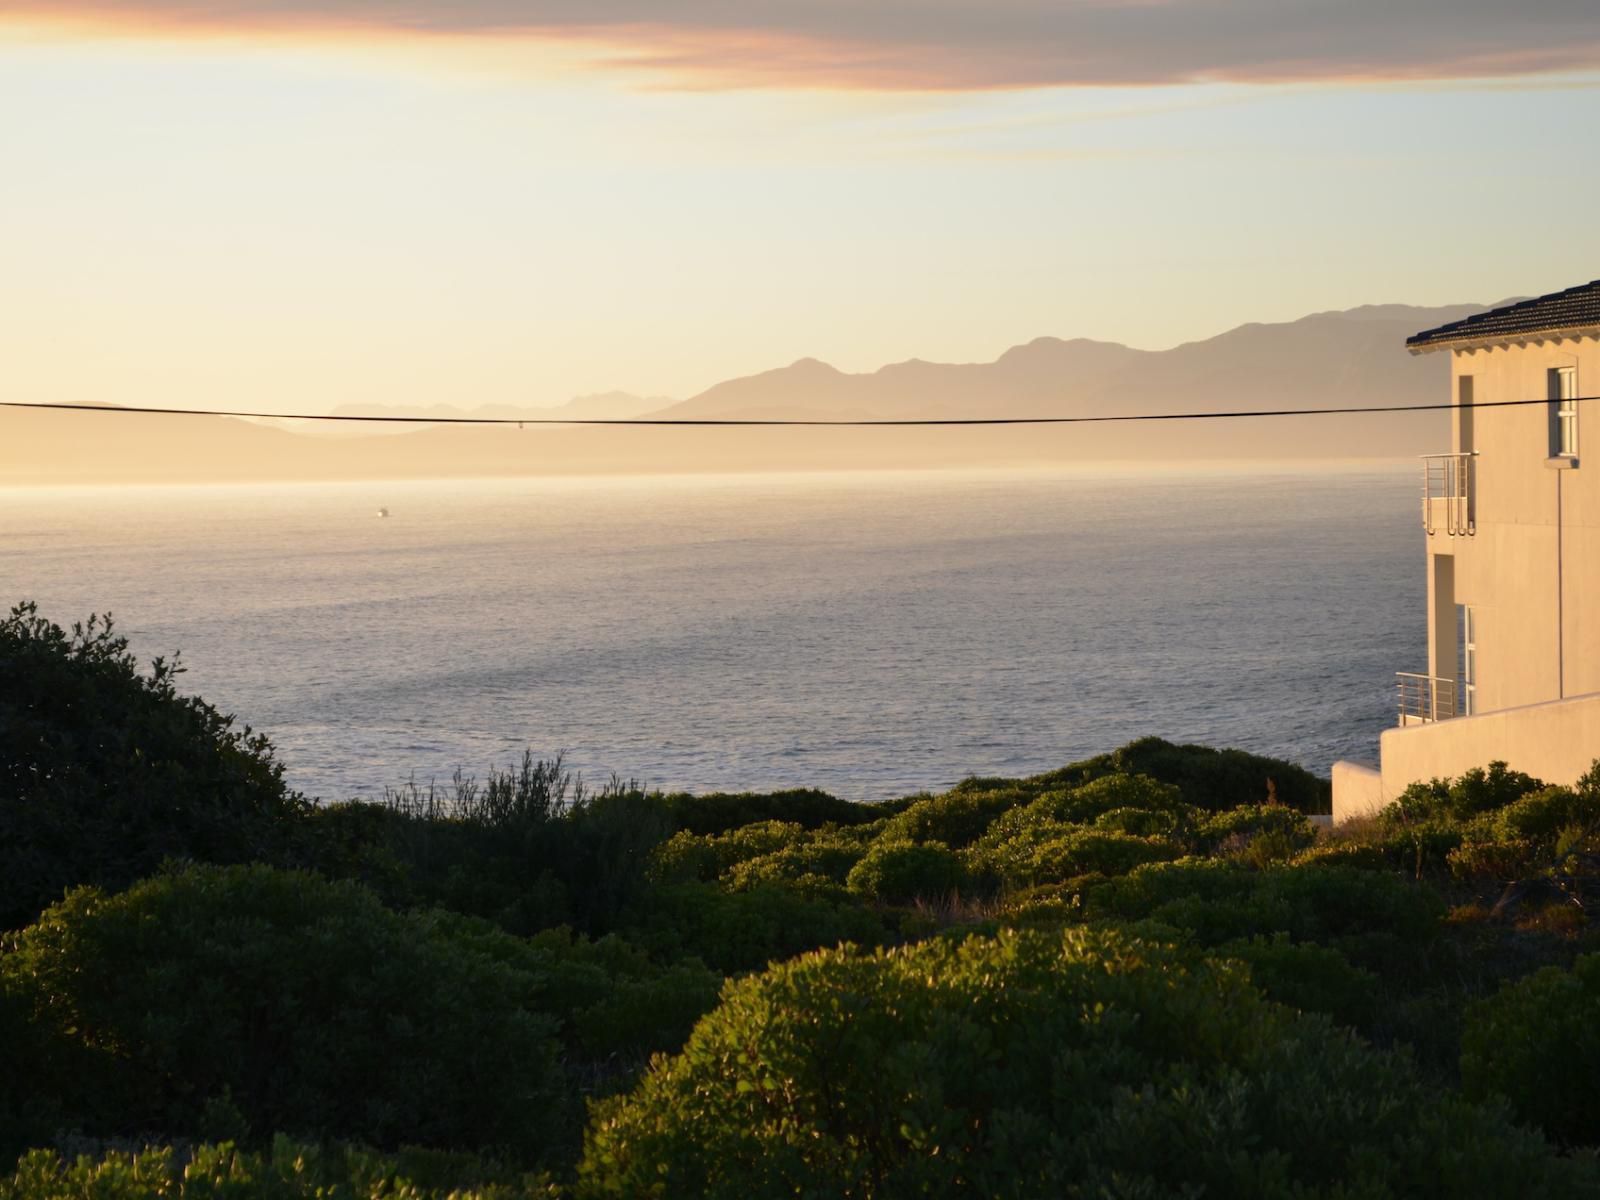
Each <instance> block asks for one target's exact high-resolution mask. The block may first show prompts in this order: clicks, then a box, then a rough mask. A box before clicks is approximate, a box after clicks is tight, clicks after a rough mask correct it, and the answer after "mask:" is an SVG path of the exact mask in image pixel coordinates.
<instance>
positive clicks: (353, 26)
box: [0, 0, 1600, 90]
mask: <svg viewBox="0 0 1600 1200" xmlns="http://www.w3.org/2000/svg"><path fill="white" fill-rule="evenodd" d="M5 11H6V13H7V14H9V15H10V16H12V17H13V18H30V17H31V18H43V19H47V20H67V21H73V22H88V23H91V24H106V25H113V26H116V27H118V29H119V30H120V31H122V32H128V31H130V30H132V31H150V32H171V31H173V30H175V29H176V30H180V31H193V32H196V33H246V34H249V33H256V32H274V33H288V34H291V35H307V34H311V35H317V34H321V35H326V36H333V35H339V36H349V35H351V34H358V35H360V34H368V35H378V36H408V37H417V36H437V37H445V36H450V35H455V36H477V37H495V38H506V37H523V38H535V39H546V40H556V41H561V42H567V43H574V44H581V45H586V46H590V47H593V48H594V49H593V51H592V52H593V54H594V59H595V62H596V63H598V64H602V65H607V66H613V67H623V68H631V69H635V70H639V69H643V70H648V71H653V72H658V73H662V74H664V75H665V76H666V77H667V78H669V79H670V80H671V81H672V82H673V83H674V84H675V85H676V86H687V87H712V88H728V87H797V86H798V87H838V88H859V89H950V90H958V89H983V88H1024V87H1051V86H1081V85H1100V86H1104V85H1128V84H1170V83H1194V82H1211V81H1231V82H1246V83H1284V82H1305V81H1335V80H1427V79H1493V78H1505V77H1511V76H1524V75H1532V74H1541V73H1548V72H1558V71H1566V72H1575V71H1576V72H1582V71H1589V70H1593V69H1596V68H1600V5H1597V4H1596V3H1595V2H1594V0H1524V2H1523V3H1510V2H1509V0H316V2H315V3H313V2H312V0H228V2H225V3H224V2H211V3H207V2H205V0H11V3H10V4H8V5H7V6H6V9H5ZM5 19H6V18H5V17H0V22H3V21H4V20H5Z"/></svg>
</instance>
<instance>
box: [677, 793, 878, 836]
mask: <svg viewBox="0 0 1600 1200" xmlns="http://www.w3.org/2000/svg"><path fill="white" fill-rule="evenodd" d="M662 804H663V806H664V807H665V809H666V811H667V814H668V816H669V817H670V818H671V820H672V822H673V824H674V825H675V826H676V827H677V828H678V829H683V830H686V831H688V832H689V833H697V834H716V833H727V832H728V831H729V830H731V829H737V828H739V827H740V826H741V825H753V824H755V823H756V822H757V821H788V822H792V823H794V824H797V825H800V826H801V827H802V828H805V829H820V828H821V827H822V826H824V825H861V824H866V823H868V822H871V821H876V820H878V819H880V818H881V817H883V816H884V815H885V813H886V812H887V811H888V808H886V807H885V806H882V805H872V804H856V803H853V802H851V801H849V800H841V799H839V798H838V797H837V796H830V795H828V793H827V792H819V791H817V790H816V789H815V788H794V789H792V790H790V791H785V792H737V793H730V792H709V793H707V794H706V795H704V796H691V795H688V794H687V793H674V794H672V795H669V796H664V797H662ZM889 807H894V806H889Z"/></svg>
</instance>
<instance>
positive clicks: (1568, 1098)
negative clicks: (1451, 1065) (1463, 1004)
mask: <svg viewBox="0 0 1600 1200" xmlns="http://www.w3.org/2000/svg"><path fill="white" fill-rule="evenodd" d="M1597 1074H1600V954H1585V955H1583V956H1581V957H1580V958H1579V959H1578V960H1577V961H1576V962H1575V963H1574V964H1573V966H1572V969H1571V970H1570V971H1569V970H1563V969H1561V968H1560V967H1545V968H1543V969H1542V970H1540V971H1537V972H1535V973H1534V974H1532V975H1530V976H1528V977H1527V978H1525V979H1522V980H1520V981H1518V982H1516V983H1511V984H1507V985H1506V986H1504V987H1502V988H1501V989H1500V991H1499V992H1498V993H1497V994H1496V995H1494V996H1490V997H1488V998H1487V999H1484V1000H1480V1001H1479V1002H1477V1003H1476V1004H1474V1005H1472V1006H1471V1007H1470V1008H1469V1009H1468V1010H1467V1018H1466V1028H1465V1030H1464V1032H1463V1034H1462V1038H1461V1081H1462V1084H1463V1086H1464V1087H1465V1088H1466V1089H1467V1091H1468V1093H1469V1094H1471V1095H1475V1096H1489V1095H1499V1096H1503V1097H1505V1098H1506V1099H1507V1100H1508V1101H1510V1103H1511V1107H1512V1109H1513V1110H1514V1111H1515V1112H1516V1114H1517V1116H1518V1117H1519V1118H1521V1119H1522V1120H1524V1121H1530V1122H1532V1123H1534V1124H1536V1125H1539V1126H1541V1127H1543V1129H1544V1130H1545V1132H1546V1133H1548V1134H1549V1135H1550V1136H1551V1137H1553V1138H1555V1139H1557V1140H1558V1141H1561V1142H1564V1143H1566V1144H1568V1145H1581V1146H1594V1145H1600V1089H1597V1088H1596V1087H1595V1079H1596V1076H1597Z"/></svg>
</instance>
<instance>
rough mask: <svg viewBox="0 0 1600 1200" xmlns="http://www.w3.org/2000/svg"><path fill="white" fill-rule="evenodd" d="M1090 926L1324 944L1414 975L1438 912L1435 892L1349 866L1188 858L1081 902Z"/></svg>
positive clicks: (1142, 870) (1198, 938)
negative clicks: (1135, 925)
mask: <svg viewBox="0 0 1600 1200" xmlns="http://www.w3.org/2000/svg"><path fill="white" fill-rule="evenodd" d="M1084 912H1085V915H1086V916H1087V917H1089V918H1091V919H1106V918H1110V919H1115V920H1122V921H1134V920H1141V919H1153V920H1156V921H1159V922H1161V923H1162V924H1164V925H1168V926H1171V927H1173V928H1175V929H1179V930H1182V931H1183V932H1184V935H1185V937H1186V938H1188V939H1189V940H1191V941H1192V942H1193V943H1194V944H1196V945H1199V946H1220V945H1222V944H1223V943H1225V942H1232V941H1237V940H1239V939H1248V938H1253V937H1256V936H1257V935H1269V936H1270V935H1272V934H1277V933H1282V934H1285V935H1287V937H1288V938H1289V939H1290V940H1291V941H1292V942H1295V943H1301V942H1320V943H1322V944H1324V945H1326V946H1329V947H1331V948H1333V949H1337V950H1339V951H1341V952H1342V953H1343V954H1344V955H1345V956H1346V957H1347V958H1349V959H1350V960H1351V961H1352V962H1353V963H1355V964H1357V965H1358V966H1361V967H1365V968H1368V969H1371V970H1375V971H1379V972H1380V973H1388V972H1391V971H1393V972H1399V973H1401V974H1404V973H1406V972H1408V971H1411V970H1414V969H1416V953H1417V951H1418V950H1419V949H1420V948H1421V947H1423V946H1425V945H1427V944H1428V943H1429V942H1431V941H1432V940H1433V939H1434V938H1435V937H1436V936H1437V934H1438V930H1439V923H1440V920H1441V918H1442V917H1443V915H1444V904H1443V902H1442V901H1441V900H1440V899H1439V897H1438V895H1437V893H1435V892H1434V891H1433V890H1431V889H1429V888H1427V887H1425V886H1422V885H1419V884H1416V883H1413V882H1410V881H1408V880H1405V879H1402V878H1398V877H1396V876H1393V875H1389V874H1381V873H1378V872H1375V871H1364V870H1359V869H1356V868H1352V867H1330V866H1307V867H1275V868H1273V869H1270V870H1266V871H1252V870H1245V869H1243V868H1241V867H1237V866H1233V865H1230V864H1228V863H1224V862H1219V861H1206V860H1193V859H1187V860H1183V861H1180V862H1174V863H1153V864H1151V865H1149V866H1144V867H1139V868H1137V869H1136V870H1134V871H1132V872H1130V873H1129V874H1128V875H1126V876H1123V877H1122V878H1119V879H1110V880H1107V881H1106V882H1105V883H1104V884H1103V885H1101V886H1099V887H1096V888H1094V889H1092V890H1090V891H1089V892H1087V893H1086V894H1085V896H1084Z"/></svg>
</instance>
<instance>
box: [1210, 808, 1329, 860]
mask: <svg viewBox="0 0 1600 1200" xmlns="http://www.w3.org/2000/svg"><path fill="white" fill-rule="evenodd" d="M1258 839H1268V840H1271V841H1272V842H1274V843H1275V844H1276V846H1277V847H1278V848H1281V850H1282V857H1287V856H1288V855H1290V854H1292V853H1294V852H1295V851H1298V850H1304V849H1306V848H1308V847H1309V846H1310V845H1311V844H1312V843H1313V842H1315V841H1316V840H1317V834H1316V830H1314V829H1312V827H1311V822H1310V821H1308V820H1306V818H1305V815H1304V814H1303V813H1301V812H1300V811H1299V810H1298V809H1294V808H1289V807H1288V806H1287V805H1283V804H1272V805H1259V804H1257V805H1245V806H1243V807H1240V808H1233V809H1229V810H1228V811H1226V812H1220V813H1214V814H1212V815H1211V816H1208V817H1206V818H1205V819H1204V820H1202V821H1201V822H1200V824H1199V826H1198V828H1197V829H1196V830H1195V846H1196V849H1197V850H1200V851H1203V852H1205V853H1212V852H1215V851H1216V850H1219V849H1227V848H1228V847H1229V845H1230V843H1231V844H1235V845H1240V846H1244V845H1248V843H1250V842H1252V841H1256V840H1258Z"/></svg>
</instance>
